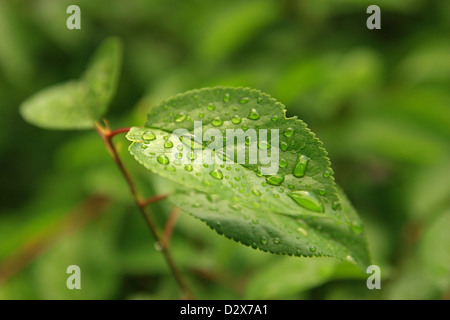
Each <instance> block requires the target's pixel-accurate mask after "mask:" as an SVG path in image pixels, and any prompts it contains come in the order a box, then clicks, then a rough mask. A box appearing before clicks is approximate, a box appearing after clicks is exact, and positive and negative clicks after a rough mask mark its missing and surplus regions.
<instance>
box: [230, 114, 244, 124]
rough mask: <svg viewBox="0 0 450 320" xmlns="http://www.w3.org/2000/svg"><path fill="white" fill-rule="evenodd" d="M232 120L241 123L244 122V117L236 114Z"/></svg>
mask: <svg viewBox="0 0 450 320" xmlns="http://www.w3.org/2000/svg"><path fill="white" fill-rule="evenodd" d="M231 122H232V123H234V124H239V123H241V122H242V119H241V117H239V116H238V115H235V116H234V117H233V118H231Z"/></svg>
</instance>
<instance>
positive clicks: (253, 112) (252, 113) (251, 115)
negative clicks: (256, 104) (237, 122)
mask: <svg viewBox="0 0 450 320" xmlns="http://www.w3.org/2000/svg"><path fill="white" fill-rule="evenodd" d="M248 118H249V119H251V120H258V119H259V118H261V116H260V115H259V112H258V111H257V110H256V109H255V108H252V110H251V111H250V113H249V115H248Z"/></svg>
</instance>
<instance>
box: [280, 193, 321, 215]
mask: <svg viewBox="0 0 450 320" xmlns="http://www.w3.org/2000/svg"><path fill="white" fill-rule="evenodd" d="M288 195H289V197H291V198H292V200H294V201H295V202H296V203H297V204H299V205H300V206H302V207H303V208H305V209H308V210H311V211H315V212H323V203H322V202H321V201H320V200H319V199H318V198H317V197H316V196H315V195H314V193H312V192H309V191H303V190H298V191H292V192H291V193H289V194H288Z"/></svg>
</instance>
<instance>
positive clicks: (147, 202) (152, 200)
mask: <svg viewBox="0 0 450 320" xmlns="http://www.w3.org/2000/svg"><path fill="white" fill-rule="evenodd" d="M168 196H169V194H159V195H156V196H153V197H151V198H149V199H147V200H141V201H140V202H139V205H140V206H141V207H146V206H148V205H150V204H152V203H155V202H158V201H161V200H164V199H166V198H167V197H168Z"/></svg>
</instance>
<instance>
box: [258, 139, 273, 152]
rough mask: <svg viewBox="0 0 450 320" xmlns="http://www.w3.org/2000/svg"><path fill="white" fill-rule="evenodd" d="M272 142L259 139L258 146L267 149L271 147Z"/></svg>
mask: <svg viewBox="0 0 450 320" xmlns="http://www.w3.org/2000/svg"><path fill="white" fill-rule="evenodd" d="M270 147H271V146H270V144H269V143H268V142H267V141H259V142H258V148H259V149H261V150H267V149H270Z"/></svg>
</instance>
